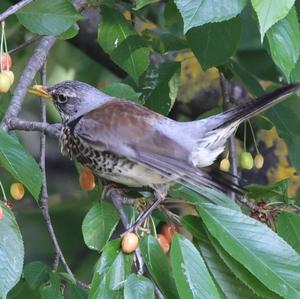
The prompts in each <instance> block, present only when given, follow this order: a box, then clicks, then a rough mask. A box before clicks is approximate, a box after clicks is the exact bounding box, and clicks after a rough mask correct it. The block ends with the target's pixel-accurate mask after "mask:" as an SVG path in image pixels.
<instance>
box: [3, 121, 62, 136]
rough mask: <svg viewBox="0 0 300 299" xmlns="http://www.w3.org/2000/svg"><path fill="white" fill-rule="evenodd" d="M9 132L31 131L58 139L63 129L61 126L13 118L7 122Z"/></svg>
mask: <svg viewBox="0 0 300 299" xmlns="http://www.w3.org/2000/svg"><path fill="white" fill-rule="evenodd" d="M6 125H7V130H8V131H12V130H19V131H30V132H34V131H36V132H41V133H44V134H46V135H48V136H54V137H58V136H59V133H60V130H61V127H62V125H61V124H52V125H51V124H48V123H42V122H38V121H27V120H22V119H19V118H11V119H9V120H8V122H7V124H6Z"/></svg>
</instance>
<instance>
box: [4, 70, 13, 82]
mask: <svg viewBox="0 0 300 299" xmlns="http://www.w3.org/2000/svg"><path fill="white" fill-rule="evenodd" d="M2 73H3V74H5V75H6V76H7V77H8V78H9V81H10V85H13V83H14V80H15V75H14V73H13V71H8V70H7V71H3V72H2Z"/></svg>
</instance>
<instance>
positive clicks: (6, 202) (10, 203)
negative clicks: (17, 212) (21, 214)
mask: <svg viewBox="0 0 300 299" xmlns="http://www.w3.org/2000/svg"><path fill="white" fill-rule="evenodd" d="M3 203H4V204H5V205H6V206H7V207H8V208H9V209H12V208H13V207H14V205H13V204H12V202H11V201H9V200H7V199H5V198H4V199H3Z"/></svg>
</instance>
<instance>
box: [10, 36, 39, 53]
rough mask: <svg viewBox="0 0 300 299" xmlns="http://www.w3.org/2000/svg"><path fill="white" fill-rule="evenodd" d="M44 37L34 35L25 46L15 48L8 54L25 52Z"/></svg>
mask: <svg viewBox="0 0 300 299" xmlns="http://www.w3.org/2000/svg"><path fill="white" fill-rule="evenodd" d="M41 38H42V37H41V36H40V35H34V36H33V37H31V38H30V39H29V40H27V41H25V42H24V43H23V44H21V45H19V46H17V47H15V48H14V49H11V50H9V51H8V54H14V53H16V52H19V51H21V50H23V49H24V48H26V47H28V46H30V45H31V44H33V43H34V42H36V41H38V40H39V39H41Z"/></svg>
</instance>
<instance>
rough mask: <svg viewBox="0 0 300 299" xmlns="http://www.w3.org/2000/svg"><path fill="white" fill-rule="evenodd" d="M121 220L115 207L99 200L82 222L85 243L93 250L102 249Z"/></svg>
mask: <svg viewBox="0 0 300 299" xmlns="http://www.w3.org/2000/svg"><path fill="white" fill-rule="evenodd" d="M118 222H119V214H118V211H117V210H116V209H115V207H114V206H113V205H112V204H111V203H109V202H105V201H100V202H97V203H96V204H95V205H94V206H93V207H92V208H91V209H90V210H89V211H88V213H87V214H86V216H85V218H84V220H83V223H82V233H83V239H84V242H85V244H86V245H87V246H88V247H89V248H90V249H93V250H97V251H101V250H102V248H103V247H104V245H105V244H106V242H107V241H108V240H109V238H110V237H111V235H112V233H113V231H114V230H115V228H116V226H117V224H118Z"/></svg>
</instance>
